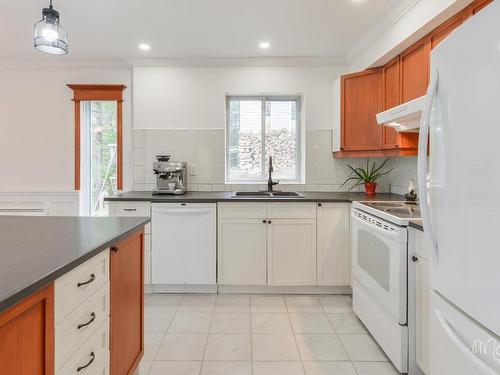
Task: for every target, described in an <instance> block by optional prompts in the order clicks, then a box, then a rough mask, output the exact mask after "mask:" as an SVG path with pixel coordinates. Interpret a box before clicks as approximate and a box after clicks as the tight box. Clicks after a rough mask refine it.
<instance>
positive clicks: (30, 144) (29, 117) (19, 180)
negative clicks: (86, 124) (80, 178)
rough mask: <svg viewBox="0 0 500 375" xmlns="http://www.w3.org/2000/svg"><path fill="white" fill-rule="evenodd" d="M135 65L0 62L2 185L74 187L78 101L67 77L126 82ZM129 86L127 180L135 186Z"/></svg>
mask: <svg viewBox="0 0 500 375" xmlns="http://www.w3.org/2000/svg"><path fill="white" fill-rule="evenodd" d="M131 73H132V72H131V69H127V68H118V67H117V68H111V67H102V68H101V67H87V68H86V67H78V68H68V67H61V66H58V67H54V66H52V67H47V66H43V65H42V66H35V65H33V64H31V65H30V66H22V67H16V66H14V65H13V66H9V67H0V176H1V177H0V191H3V192H19V191H32V192H49V191H50V192H57V191H72V190H73V188H74V185H73V182H74V177H73V172H74V167H73V166H74V109H73V108H74V105H73V102H72V101H71V99H72V95H73V92H72V91H71V90H70V89H69V88H68V87H66V84H68V83H122V84H125V85H127V86H129V87H130V86H131V83H132V80H131ZM131 94H132V93H131V89H130V88H129V89H128V90H125V92H124V106H123V110H124V117H123V126H124V163H125V164H124V165H125V166H126V168H125V170H124V183H125V188H126V189H127V188H128V189H131V187H132V172H131V167H130V168H128V169H127V166H130V165H131V160H132V146H131V144H132V142H131V118H132V116H131V110H132V108H131V107H132V106H131V100H130V98H131Z"/></svg>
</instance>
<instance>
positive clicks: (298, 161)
mask: <svg viewBox="0 0 500 375" xmlns="http://www.w3.org/2000/svg"><path fill="white" fill-rule="evenodd" d="M231 100H240V101H244V100H254V101H257V100H258V101H260V102H261V107H262V116H261V136H262V141H263V143H262V144H263V147H262V150H261V163H262V164H261V178H262V179H259V180H231V179H230V178H229V162H228V161H229V107H230V102H231ZM267 101H274V102H279V101H295V103H296V114H295V116H296V124H297V126H296V150H297V152H296V155H295V178H294V179H283V178H281V179H280V183H284V184H299V183H302V170H303V165H302V162H303V160H302V159H303V155H302V131H303V129H302V97H301V96H300V95H226V107H225V108H226V116H225V120H226V123H225V127H224V137H225V148H226V150H225V160H224V162H225V183H226V184H235V185H236V184H249V185H250V184H263V183H266V182H267V178H266V165H267V161H266V160H265V155H266V148H265V136H266V102H267Z"/></svg>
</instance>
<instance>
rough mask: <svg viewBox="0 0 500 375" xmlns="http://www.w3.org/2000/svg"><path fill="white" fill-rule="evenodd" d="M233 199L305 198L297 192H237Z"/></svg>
mask: <svg viewBox="0 0 500 375" xmlns="http://www.w3.org/2000/svg"><path fill="white" fill-rule="evenodd" d="M232 198H304V194H301V193H298V192H296V191H237V192H235V193H234V195H233V196H232Z"/></svg>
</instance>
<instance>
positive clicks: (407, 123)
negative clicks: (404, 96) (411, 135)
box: [377, 96, 425, 132]
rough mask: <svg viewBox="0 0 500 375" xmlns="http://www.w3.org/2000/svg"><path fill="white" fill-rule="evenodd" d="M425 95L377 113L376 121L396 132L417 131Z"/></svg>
mask: <svg viewBox="0 0 500 375" xmlns="http://www.w3.org/2000/svg"><path fill="white" fill-rule="evenodd" d="M424 101H425V96H421V97H420V98H417V99H414V100H411V101H409V102H406V103H403V104H400V105H398V106H397V107H393V108H391V109H388V110H387V111H384V112H380V113H377V123H378V124H379V125H383V126H387V127H390V128H393V129H395V130H396V131H398V132H418V128H419V127H420V118H421V117H422V111H423V110H424Z"/></svg>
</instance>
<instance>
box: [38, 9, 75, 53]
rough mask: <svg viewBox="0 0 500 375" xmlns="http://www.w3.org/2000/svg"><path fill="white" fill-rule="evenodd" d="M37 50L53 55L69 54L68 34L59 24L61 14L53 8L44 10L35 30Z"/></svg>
mask: <svg viewBox="0 0 500 375" xmlns="http://www.w3.org/2000/svg"><path fill="white" fill-rule="evenodd" d="M33 30H34V43H35V48H36V49H37V50H39V51H41V52H44V53H48V54H51V55H66V54H67V53H68V33H67V32H66V30H64V28H63V27H62V26H61V24H60V23H59V12H58V11H57V10H55V9H54V8H53V7H52V0H50V4H49V7H48V8H43V9H42V19H41V20H40V21H38V22H37V23H36V24H35V26H34V28H33Z"/></svg>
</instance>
